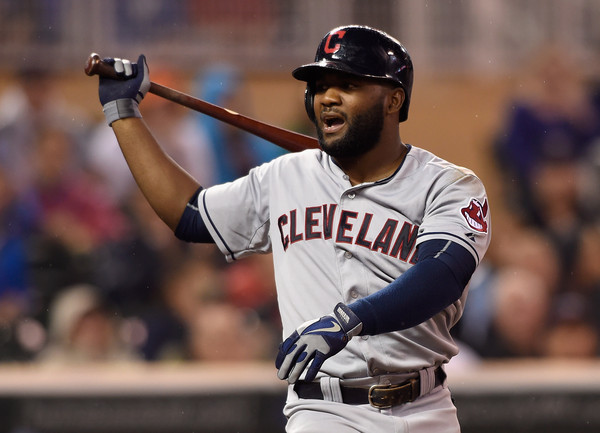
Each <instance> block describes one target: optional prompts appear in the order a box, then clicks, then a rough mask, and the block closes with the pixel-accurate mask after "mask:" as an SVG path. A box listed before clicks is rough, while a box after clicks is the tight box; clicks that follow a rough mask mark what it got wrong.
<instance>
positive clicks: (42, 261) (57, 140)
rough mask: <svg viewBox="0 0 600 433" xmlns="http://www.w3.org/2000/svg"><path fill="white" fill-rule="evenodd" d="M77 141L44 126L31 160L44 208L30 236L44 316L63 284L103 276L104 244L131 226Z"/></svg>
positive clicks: (33, 196) (33, 193)
mask: <svg viewBox="0 0 600 433" xmlns="http://www.w3.org/2000/svg"><path fill="white" fill-rule="evenodd" d="M74 146H75V143H74V142H73V141H72V140H71V137H70V135H69V134H67V133H66V132H65V131H64V130H62V129H59V128H46V129H42V130H39V131H38V137H37V140H36V142H35V143H34V146H33V151H34V153H33V155H32V158H31V160H30V161H29V164H30V165H31V167H32V168H33V169H34V174H35V177H34V179H33V180H32V186H31V188H30V189H29V190H28V191H27V193H26V194H27V197H28V199H30V200H32V202H33V203H35V205H36V207H37V210H38V212H39V219H38V221H39V224H38V225H37V227H36V230H35V231H33V232H32V233H30V236H29V241H30V242H29V246H30V250H29V257H30V271H31V278H32V281H31V283H32V286H33V288H34V290H35V291H36V292H37V293H36V296H37V298H38V299H37V301H38V303H39V305H37V308H38V310H39V313H40V314H41V315H42V316H43V315H45V308H46V307H47V305H48V303H49V301H50V299H51V298H52V297H53V296H54V294H55V293H56V292H57V291H58V290H59V289H60V288H62V287H65V286H68V285H71V284H75V283H86V282H87V283H92V282H94V280H95V279H96V278H102V275H98V274H97V273H96V269H97V267H98V262H97V261H98V259H99V258H100V257H101V253H102V249H103V248H104V247H105V246H106V245H108V244H110V243H111V242H115V241H116V240H118V239H119V238H120V237H121V236H122V235H123V233H124V232H125V230H126V229H127V222H126V220H125V218H124V216H123V214H122V213H121V212H120V210H119V209H118V208H117V207H116V205H115V203H114V202H113V201H111V199H110V197H109V196H108V195H107V194H106V192H105V189H104V188H103V186H102V185H100V184H98V183H97V182H96V181H95V179H93V178H92V177H90V176H89V175H87V174H86V173H85V172H84V171H83V170H82V169H81V168H80V167H79V166H78V165H77V164H76V153H75V151H74Z"/></svg>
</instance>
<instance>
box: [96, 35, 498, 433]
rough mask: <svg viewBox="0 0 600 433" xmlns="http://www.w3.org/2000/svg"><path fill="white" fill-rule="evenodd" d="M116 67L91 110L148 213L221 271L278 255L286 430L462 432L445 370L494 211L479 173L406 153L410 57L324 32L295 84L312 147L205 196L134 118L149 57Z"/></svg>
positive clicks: (388, 42) (390, 46)
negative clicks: (299, 85)
mask: <svg viewBox="0 0 600 433" xmlns="http://www.w3.org/2000/svg"><path fill="white" fill-rule="evenodd" d="M109 62H110V63H111V64H113V65H114V68H115V71H116V72H117V73H118V74H119V75H121V76H122V77H123V78H124V80H120V81H119V80H112V79H108V78H100V87H99V94H100V101H101V103H102V105H103V107H104V113H105V115H106V119H107V122H108V123H109V125H111V126H112V128H113V130H114V133H115V134H116V136H117V139H118V141H119V144H120V147H121V149H122V152H123V154H124V156H125V158H126V159H127V162H128V164H129V166H130V169H131V171H132V173H133V175H134V176H135V178H136V180H137V182H138V184H139V186H140V188H141V189H142V191H143V192H144V194H145V196H146V197H147V199H148V201H149V202H150V204H151V205H152V207H153V208H154V210H155V211H156V213H157V214H158V215H159V216H160V217H161V218H162V219H163V220H164V221H165V223H166V224H168V225H169V227H170V228H171V229H172V230H173V231H174V232H175V234H176V235H177V236H178V237H179V238H180V239H183V240H186V241H193V242H214V243H215V244H216V245H217V246H218V248H219V249H220V250H221V251H222V252H223V254H224V255H225V257H226V259H227V260H228V261H235V260H238V259H241V258H243V257H244V256H246V255H249V254H255V253H269V252H271V253H272V255H273V261H274V268H275V278H276V284H277V291H278V302H279V308H280V313H281V319H282V322H283V332H284V340H283V343H282V344H281V346H280V349H279V353H278V354H277V358H276V367H277V369H278V373H277V374H278V376H279V378H280V379H282V380H287V381H288V382H289V387H288V396H287V401H286V405H285V408H284V413H285V415H286V417H287V419H288V421H287V426H286V430H287V431H288V432H323V431H336V432H346V431H353V432H354V431H361V432H375V431H377V432H396V433H397V432H411V433H421V432H423V433H425V432H427V433H434V432H435V433H441V432H448V433H450V432H459V431H460V428H459V424H458V419H457V416H456V408H455V407H454V405H453V403H452V400H451V395H450V391H449V390H448V387H447V384H446V375H445V373H444V364H446V363H447V362H448V361H449V360H450V359H451V358H452V357H453V356H454V355H456V354H457V346H456V344H455V343H454V342H453V340H452V338H451V336H450V328H451V327H452V326H453V325H454V324H455V323H456V322H457V321H458V320H459V318H460V316H461V314H462V311H463V306H464V302H465V298H466V295H467V289H466V286H467V284H468V282H469V279H470V277H471V275H472V274H473V272H474V270H475V269H476V267H477V265H478V264H479V263H480V262H481V260H482V258H483V256H484V254H485V252H486V249H487V247H488V244H489V242H490V234H491V226H490V211H489V206H488V201H487V198H486V192H485V189H484V186H483V185H482V183H481V181H480V180H479V179H478V178H477V177H476V176H475V174H473V172H471V171H470V170H467V169H465V168H461V167H458V166H456V165H453V164H451V163H449V162H447V161H444V160H442V159H440V158H438V157H436V156H435V155H433V154H432V153H430V152H428V151H426V150H424V149H421V148H419V147H416V146H413V145H410V144H405V143H403V142H402V140H401V138H400V135H399V131H398V126H399V125H398V123H399V122H403V121H405V120H406V119H407V117H408V109H409V104H410V99H411V89H412V81H413V66H412V62H411V59H410V57H409V55H408V53H407V51H406V50H405V48H404V47H403V46H402V45H401V44H400V43H399V42H398V41H397V40H395V39H394V38H392V37H390V36H389V35H387V34H386V33H384V32H381V31H379V30H376V29H372V28H369V27H364V26H346V27H339V28H335V29H333V30H331V31H330V32H329V33H327V34H326V35H325V37H324V38H323V40H322V41H321V43H320V45H319V47H318V49H317V53H316V58H315V61H314V62H313V63H310V64H306V65H304V66H300V67H299V68H297V69H296V70H294V71H293V73H292V74H293V76H294V77H295V78H296V79H298V80H302V81H305V82H306V92H305V102H306V111H307V113H308V116H309V118H310V119H311V120H312V121H313V122H314V124H315V127H316V130H317V133H318V138H319V143H320V147H321V148H320V149H318V150H306V151H303V152H299V153H293V154H287V155H284V156H281V157H279V158H277V159H274V160H273V161H271V162H268V163H266V164H263V165H261V166H259V167H256V168H254V169H252V170H251V171H250V172H249V174H248V175H247V176H244V177H242V178H240V179H237V180H235V181H233V182H230V183H226V184H222V185H217V186H212V187H210V188H206V189H203V188H202V187H201V186H200V185H198V183H197V182H196V181H195V180H194V179H192V178H191V177H190V176H189V175H188V174H187V173H186V172H185V171H183V170H182V169H181V168H180V167H179V166H178V165H177V164H176V162H174V161H173V160H171V159H170V158H169V156H168V155H166V154H165V153H164V152H163V150H162V149H161V147H160V145H159V144H158V143H157V142H156V141H155V140H154V138H153V137H152V135H151V132H150V131H149V129H148V127H147V126H146V125H145V124H144V121H143V119H141V115H140V112H139V109H138V104H139V103H140V102H141V100H142V98H143V97H144V95H145V93H146V91H147V90H148V87H149V78H148V67H147V64H146V59H145V57H144V56H143V55H141V56H140V57H139V59H138V60H137V63H131V62H129V61H126V60H121V59H109Z"/></svg>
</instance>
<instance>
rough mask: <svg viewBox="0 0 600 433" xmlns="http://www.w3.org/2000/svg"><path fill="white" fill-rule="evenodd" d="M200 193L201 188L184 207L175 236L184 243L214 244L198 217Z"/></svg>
mask: <svg viewBox="0 0 600 433" xmlns="http://www.w3.org/2000/svg"><path fill="white" fill-rule="evenodd" d="M200 191H202V187H200V188H198V190H197V191H196V192H195V193H194V195H193V196H192V198H191V199H190V201H189V202H188V203H187V205H186V206H185V210H184V211H183V214H182V215H181V218H180V219H179V223H178V224H177V228H176V229H175V236H176V237H177V238H178V239H181V240H182V241H186V242H197V243H215V241H214V240H213V238H212V236H211V235H210V232H209V231H208V229H207V228H206V224H204V220H203V219H202V217H201V216H200V212H198V195H199V194H200Z"/></svg>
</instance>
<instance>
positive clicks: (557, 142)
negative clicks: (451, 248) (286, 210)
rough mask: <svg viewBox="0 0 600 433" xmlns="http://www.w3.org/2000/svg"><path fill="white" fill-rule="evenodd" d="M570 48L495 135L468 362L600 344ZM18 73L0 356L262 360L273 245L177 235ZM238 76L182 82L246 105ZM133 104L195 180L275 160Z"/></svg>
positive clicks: (0, 197)
mask: <svg viewBox="0 0 600 433" xmlns="http://www.w3.org/2000/svg"><path fill="white" fill-rule="evenodd" d="M564 53H565V51H564V50H556V49H549V50H548V51H547V52H546V51H543V52H540V56H539V58H538V59H537V60H536V62H535V63H534V64H533V65H532V66H531V70H529V71H527V72H528V75H527V76H528V77H529V79H528V81H525V80H524V81H521V82H520V83H519V84H520V86H519V87H520V89H522V90H523V91H519V92H515V95H514V98H513V99H512V100H511V102H510V103H509V104H508V106H507V107H506V116H505V121H504V124H503V125H502V127H501V128H500V129H499V131H496V132H497V134H496V136H495V139H494V140H493V143H490V146H488V148H489V149H490V152H491V155H490V156H491V157H493V160H494V163H495V165H496V167H497V169H498V172H499V175H500V176H501V178H502V179H503V185H504V187H505V188H504V190H503V197H502V201H504V203H503V204H502V206H495V205H494V203H492V204H491V205H492V212H493V214H492V215H493V218H494V220H493V241H492V246H491V247H490V250H489V252H488V255H487V256H486V258H485V260H484V261H483V263H482V264H481V266H480V267H479V268H478V270H477V271H476V273H475V275H474V276H473V279H472V281H471V284H470V288H469V290H470V292H469V298H468V302H467V306H466V309H465V313H464V316H463V319H462V320H461V321H460V322H459V324H458V325H457V326H456V327H455V328H454V331H453V332H454V336H455V338H456V339H457V341H458V342H459V343H460V345H461V347H462V348H463V353H464V354H466V355H470V356H472V359H476V360H481V359H491V358H507V357H580V358H591V357H597V356H598V355H599V354H600V352H599V350H600V341H599V336H600V315H599V314H598V312H599V311H600V216H599V215H600V213H599V210H600V192H598V190H597V188H596V186H597V185H600V93H596V92H595V88H594V87H593V83H590V82H589V81H587V80H585V79H584V77H580V76H578V75H577V70H578V68H576V67H573V65H572V64H571V63H569V60H568V59H567V58H566V56H564ZM15 76H16V77H17V78H18V79H17V80H16V81H15V82H14V84H13V85H12V86H10V87H8V88H7V89H5V91H4V92H3V93H2V94H0V218H1V219H2V224H1V225H0V361H1V362H45V363H51V362H59V363H81V362H104V361H111V362H119V361H132V360H142V361H149V362H155V361H172V362H184V361H204V360H206V361H222V360H272V359H273V356H274V354H275V351H276V346H277V344H278V342H279V340H280V338H281V335H280V334H281V329H280V323H279V316H278V313H277V305H276V295H275V288H274V281H273V270H272V264H271V258H270V256H268V255H264V256H255V257H252V258H248V259H245V260H242V261H240V262H236V263H234V264H227V263H225V261H224V259H223V257H222V256H221V255H220V254H219V253H218V252H217V250H216V248H215V247H214V246H212V245H196V244H188V243H184V242H181V241H179V240H177V239H176V238H175V237H174V236H173V234H172V233H171V232H170V230H169V229H168V228H167V227H166V226H165V225H164V224H163V223H162V222H161V221H160V220H159V219H158V217H156V216H155V215H154V213H153V212H152V210H151V209H150V207H149V206H148V205H147V203H146V201H145V200H144V198H143V197H142V196H141V194H140V193H139V192H138V190H137V187H136V186H135V183H134V181H133V179H132V177H131V175H130V174H129V171H128V169H127V166H126V164H125V161H124V160H123V158H122V156H121V153H120V151H119V149H118V145H117V143H116V140H115V138H114V136H113V134H112V131H111V130H110V128H108V127H107V126H106V125H105V124H104V122H99V123H96V122H94V121H92V120H90V119H87V118H86V116H85V113H74V112H73V106H72V105H69V104H67V103H66V102H65V101H64V98H62V96H61V95H60V93H56V92H55V91H53V89H55V88H54V84H53V83H54V82H55V80H53V79H52V77H51V76H49V75H48V73H47V72H43V71H40V70H35V69H32V70H23V71H19V72H18V73H17V74H16V75H15ZM153 79H155V80H156V81H157V82H160V83H162V84H165V85H170V84H171V83H173V86H174V87H178V85H177V82H178V80H179V79H180V78H179V77H176V76H174V75H173V74H170V73H167V72H161V71H158V72H156V73H153ZM241 83H242V77H240V75H239V73H237V71H235V70H234V69H231V68H229V67H226V66H219V67H215V68H213V69H209V70H206V71H203V72H202V73H201V74H199V75H198V77H197V80H196V81H195V82H194V83H193V86H194V89H192V90H191V93H193V94H196V95H198V96H200V97H201V98H202V99H204V100H207V101H209V102H212V103H215V104H218V105H223V106H227V107H231V108H234V109H237V110H238V111H240V112H247V109H246V108H244V107H243V106H240V104H243V101H239V100H238V101H236V100H235V95H237V94H239V92H237V91H236V90H237V88H238V86H240V85H241ZM55 90H56V91H57V90H58V89H55ZM141 109H142V113H143V115H144V118H145V119H146V121H147V122H148V123H149V124H150V125H151V127H152V129H153V131H154V133H155V135H156V136H157V138H158V140H159V141H160V142H161V143H162V144H163V145H165V146H166V150H167V152H168V153H169V154H171V155H172V156H173V158H174V159H175V160H177V161H178V162H180V163H181V164H182V165H183V166H184V168H186V169H187V170H188V171H190V173H192V174H193V175H194V176H195V177H196V178H197V179H198V180H199V181H200V183H201V184H203V185H205V186H208V185H211V184H215V183H220V182H226V181H229V180H232V179H234V178H236V177H238V176H240V175H243V174H245V173H246V172H247V171H248V169H249V168H251V167H253V166H255V165H258V164H260V163H261V162H263V161H267V160H269V159H272V158H273V157H276V156H278V155H279V154H281V151H279V150H278V149H277V148H276V147H275V146H273V145H272V144H269V143H265V142H263V141H262V140H259V139H257V138H255V137H253V136H251V135H248V134H245V133H242V132H240V131H239V130H237V129H235V128H233V127H229V126H227V125H225V124H223V123H221V122H218V121H215V120H212V119H210V118H208V117H206V116H202V115H197V114H193V113H191V112H190V111H189V110H186V109H181V108H179V107H177V106H175V105H173V104H171V103H168V102H166V101H163V100H161V99H159V98H156V97H153V95H149V96H148V98H147V100H146V101H144V103H143V104H142V106H141ZM415 144H416V145H419V143H415ZM496 210H498V212H495V211H496ZM232 325H233V326H232Z"/></svg>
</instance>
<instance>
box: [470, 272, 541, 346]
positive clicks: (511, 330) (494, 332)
mask: <svg viewBox="0 0 600 433" xmlns="http://www.w3.org/2000/svg"><path fill="white" fill-rule="evenodd" d="M493 293H494V298H493V305H494V309H493V316H492V321H491V323H490V327H489V328H488V332H487V336H486V338H485V339H484V341H483V344H482V345H481V346H475V347H474V349H475V350H476V351H477V352H478V353H479V354H480V355H481V356H482V357H483V358H507V357H540V356H542V354H543V347H542V338H541V337H542V336H543V335H544V333H545V330H546V328H547V326H548V323H549V320H550V317H549V313H550V311H551V310H550V308H551V303H552V294H551V291H550V288H549V287H548V285H547V284H546V282H545V281H544V279H543V278H541V277H540V276H538V275H536V274H534V273H532V272H530V271H528V270H526V269H521V268H518V267H507V268H503V269H501V270H500V271H499V273H498V275H497V277H496V279H495V282H494V287H493Z"/></svg>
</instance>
